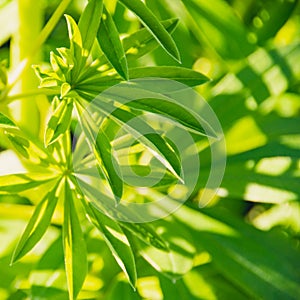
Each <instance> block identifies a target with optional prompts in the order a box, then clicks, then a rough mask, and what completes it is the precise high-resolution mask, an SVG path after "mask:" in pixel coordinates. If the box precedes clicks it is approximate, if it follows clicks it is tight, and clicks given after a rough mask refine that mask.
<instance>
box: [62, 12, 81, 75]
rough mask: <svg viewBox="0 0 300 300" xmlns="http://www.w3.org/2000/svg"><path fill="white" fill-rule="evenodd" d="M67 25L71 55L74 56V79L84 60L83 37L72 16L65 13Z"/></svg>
mask: <svg viewBox="0 0 300 300" xmlns="http://www.w3.org/2000/svg"><path fill="white" fill-rule="evenodd" d="M65 18H66V21H67V25H68V33H69V40H70V51H71V55H72V56H73V58H74V62H75V64H74V68H73V74H72V75H73V80H76V78H77V76H78V74H79V72H80V68H81V61H82V52H83V50H82V38H81V34H80V31H79V28H78V26H77V24H76V22H75V21H74V19H73V18H72V17H71V16H68V15H65Z"/></svg>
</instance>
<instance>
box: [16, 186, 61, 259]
mask: <svg viewBox="0 0 300 300" xmlns="http://www.w3.org/2000/svg"><path fill="white" fill-rule="evenodd" d="M58 185H59V184H58V183H57V184H56V185H55V186H54V188H53V189H52V190H51V191H50V192H49V193H48V194H47V195H46V196H45V197H44V198H43V199H42V200H41V202H40V203H39V204H38V205H37V207H36V209H35V211H34V213H33V215H32V217H31V219H30V221H29V223H28V225H27V226H26V229H25V231H24V233H23V235H22V237H21V239H20V241H19V243H18V245H17V247H16V249H15V251H14V254H13V257H12V261H11V262H12V263H14V262H16V261H17V260H19V259H21V258H22V257H23V256H24V255H26V254H27V253H28V252H29V251H30V250H31V249H32V248H33V247H34V246H35V245H36V244H37V243H38V242H39V240H40V239H41V238H42V237H43V235H44V233H45V232H46V230H47V228H48V226H49V225H50V222H51V218H52V215H53V213H54V210H55V207H56V204H57V201H58V196H57V195H56V193H57V188H58Z"/></svg>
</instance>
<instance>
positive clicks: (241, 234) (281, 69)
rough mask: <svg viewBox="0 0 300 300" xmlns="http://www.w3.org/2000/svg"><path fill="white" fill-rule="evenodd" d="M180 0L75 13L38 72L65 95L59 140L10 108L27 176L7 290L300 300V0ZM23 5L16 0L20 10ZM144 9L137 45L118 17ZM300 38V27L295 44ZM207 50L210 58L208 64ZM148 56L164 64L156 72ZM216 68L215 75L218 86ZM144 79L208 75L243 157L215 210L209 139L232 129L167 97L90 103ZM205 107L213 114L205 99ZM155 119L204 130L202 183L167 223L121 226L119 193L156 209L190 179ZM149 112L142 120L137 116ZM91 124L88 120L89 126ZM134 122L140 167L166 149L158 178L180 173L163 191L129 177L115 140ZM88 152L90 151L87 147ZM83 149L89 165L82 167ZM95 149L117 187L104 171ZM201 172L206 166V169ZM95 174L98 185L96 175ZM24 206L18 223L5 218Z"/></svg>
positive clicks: (135, 164) (56, 295) (17, 192)
mask: <svg viewBox="0 0 300 300" xmlns="http://www.w3.org/2000/svg"><path fill="white" fill-rule="evenodd" d="M8 2H9V1H8ZM169 2H170V1H168V0H163V1H146V4H144V3H143V2H142V1H140V0H128V1H127V0H126V1H125V0H120V1H118V3H117V4H116V8H115V10H113V9H112V7H111V4H109V1H96V0H95V1H94V0H90V1H88V4H87V5H86V6H85V8H84V9H83V11H82V13H81V14H80V17H79V19H78V22H76V21H75V19H74V18H73V17H71V16H70V15H68V14H66V15H65V20H66V24H67V26H66V28H67V29H66V30H67V32H68V40H69V46H67V47H61V45H60V43H59V42H58V41H56V46H57V48H56V49H52V51H51V52H50V65H48V66H47V67H45V66H44V65H35V66H34V69H35V72H36V74H37V75H38V77H39V79H40V86H39V88H40V90H41V91H43V90H44V91H45V93H46V94H47V95H48V96H49V95H50V96H49V100H50V101H51V113H50V116H49V119H48V122H47V125H46V128H45V131H44V134H43V140H41V139H40V138H38V137H32V136H31V135H30V134H28V133H27V132H26V131H23V130H22V128H20V127H19V126H17V125H16V123H17V122H15V121H14V120H13V119H12V118H11V117H8V114H7V112H6V110H4V111H5V113H2V112H1V113H0V128H1V129H2V130H3V137H4V138H5V140H6V141H7V145H9V147H10V148H11V149H13V150H14V151H15V153H17V155H18V156H19V157H20V159H21V160H22V161H23V162H24V164H25V165H26V169H27V170H26V172H22V173H18V174H3V175H2V176H0V195H1V198H0V204H1V208H0V209H2V211H3V213H2V214H1V216H2V215H3V216H4V217H3V222H2V220H1V223H0V225H1V226H4V227H5V226H7V228H9V230H7V234H4V240H5V241H7V242H6V244H7V245H8V246H7V247H3V250H2V248H0V254H1V256H0V257H1V258H0V266H1V267H3V270H5V272H7V273H8V274H9V276H8V277H7V279H5V280H4V281H3V283H0V295H1V292H2V291H3V294H4V295H5V296H7V295H12V296H11V297H19V298H18V299H26V297H28V296H29V297H31V298H32V299H35V298H36V299H68V298H69V299H76V298H78V299H123V298H125V299H126V298H128V299H249V298H254V299H256V298H259V299H273V298H276V299H277V298H278V299H297V298H299V296H300V295H299V291H300V286H299V282H300V273H299V269H300V268H299V267H300V266H299V228H300V225H299V215H300V208H299V198H300V189H299V183H298V182H299V165H300V164H299V162H300V157H299V153H300V152H299V148H300V147H299V136H300V130H299V121H300V120H299V108H300V104H299V103H300V99H299V96H298V93H299V78H300V69H299V65H298V64H297V63H295V62H297V60H299V58H300V48H299V40H300V34H299V31H300V28H299V25H297V21H299V7H298V6H299V5H298V1H275V3H272V1H266V3H262V2H261V1H248V2H249V3H250V2H251V4H252V6H251V5H250V4H249V7H247V5H244V6H243V5H242V6H240V7H239V5H238V1H232V3H231V2H230V3H231V5H229V4H228V3H227V2H225V1H221V0H217V1H213V3H212V2H209V1H202V0H183V1H173V2H172V4H170V3H169ZM297 5H298V6H297ZM10 6H11V3H8V4H7V6H5V5H4V4H3V7H4V9H5V8H6V7H8V9H11V8H10ZM0 7H1V6H0ZM250 7H251V8H250ZM128 11H131V12H132V13H133V14H134V15H135V19H134V21H130V22H126V21H124V24H123V26H127V25H128V24H131V23H133V24H134V23H135V24H138V26H136V28H135V30H132V31H130V33H129V34H128V35H127V36H126V37H124V38H121V35H120V33H119V31H120V28H121V25H120V24H118V19H117V18H118V17H117V15H118V13H119V14H121V13H123V14H124V15H125V12H128ZM235 12H238V13H239V16H237V15H236V14H235ZM179 14H180V19H181V20H180V21H179V20H178V19H177V18H176V16H178V15H179ZM159 19H163V20H164V21H159ZM178 24H181V25H178ZM177 26H178V29H177V30H176V31H175V29H176V28H177ZM174 31H175V34H174V35H173V37H172V35H171V34H173V33H174ZM287 32H292V34H290V36H289V37H287V36H286V35H287ZM187 33H188V34H187ZM188 35H189V36H190V39H187V38H186V37H187V36H188ZM178 36H179V38H178ZM185 39H187V40H188V43H189V44H187V40H185ZM0 40H1V39H0ZM187 45H189V47H187ZM199 45H200V46H199ZM178 49H179V50H180V51H179V50H178ZM203 49H204V50H203ZM192 51H193V52H192ZM179 53H180V54H181V55H180V54H179ZM197 53H201V55H202V57H201V58H200V59H199V60H198V61H197V62H196V63H194V62H195V57H197ZM150 55H152V56H150ZM180 56H182V58H181V57H180ZM198 56H199V55H198ZM139 59H140V60H141V61H143V59H144V61H147V59H148V60H150V61H151V60H154V61H156V62H157V63H158V64H161V65H163V66H150V67H148V66H140V65H138V64H137V61H138V60H139ZM181 60H182V62H183V66H180V65H179V62H180V61H181ZM161 62H163V63H161ZM192 64H193V69H194V70H192V69H191V66H192ZM174 65H175V66H174ZM205 67H207V68H206V69H205ZM202 72H204V73H205V74H207V76H208V77H211V78H213V79H214V80H213V81H211V82H209V79H208V77H206V76H205V75H203V74H202ZM143 77H152V78H160V77H164V78H167V79H171V80H176V81H179V82H181V83H183V84H185V85H186V86H189V87H195V86H198V85H201V84H203V83H206V84H205V85H204V86H203V87H202V86H201V87H200V88H199V91H201V92H202V94H203V95H205V98H206V99H207V101H208V103H209V104H210V106H211V107H212V108H213V109H214V111H215V113H216V114H217V116H218V118H219V120H220V122H221V125H222V127H223V130H224V133H225V138H226V141H227V152H228V153H227V154H228V159H227V167H226V172H225V176H224V179H223V181H222V184H221V189H220V190H219V194H218V196H217V197H215V199H214V201H213V202H212V203H210V205H209V207H207V208H204V209H202V210H199V208H198V206H199V204H200V206H201V200H200V203H199V202H198V200H199V199H201V194H202V193H203V192H205V191H204V190H203V187H204V186H205V181H206V180H207V178H208V177H209V172H210V167H211V152H210V149H209V147H208V143H207V140H208V139H207V136H208V137H209V138H215V137H216V135H217V133H216V132H215V131H214V130H213V129H210V131H209V132H208V131H207V128H205V129H206V130H204V128H202V126H201V125H199V122H197V118H201V117H200V116H197V113H196V114H194V113H192V110H191V112H189V111H184V112H183V111H182V107H181V106H179V105H177V104H175V103H170V102H162V101H161V99H160V96H161V95H157V96H158V97H157V99H155V98H153V97H152V98H151V99H146V98H145V99H140V101H133V102H128V103H126V104H125V105H121V103H120V102H118V98H117V96H116V95H115V97H114V98H112V99H107V98H103V99H102V98H98V99H100V100H101V101H97V102H96V105H93V106H92V110H93V111H91V110H86V108H87V107H89V105H90V104H91V103H92V102H93V100H94V99H95V98H97V97H98V95H99V93H101V92H103V91H105V90H106V89H107V88H109V87H112V86H114V85H116V84H126V83H125V82H126V81H127V80H129V79H130V80H135V79H138V78H143ZM7 84H8V80H7V71H6V64H5V63H1V66H0V92H1V95H2V97H3V99H4V101H5V97H6V96H7V94H6V88H7ZM166 94H168V93H164V96H166ZM123 96H124V95H123ZM152 96H153V95H152ZM168 96H170V95H168ZM125 97H126V95H125ZM28 101H29V100H28ZM193 110H194V111H196V112H197V103H195V107H194V108H193ZM111 112H112V113H111ZM153 115H155V116H157V117H158V116H163V117H164V119H171V120H173V121H174V120H175V121H176V122H177V123H178V124H180V125H181V126H182V127H183V128H184V129H185V130H186V131H189V132H190V134H191V135H192V136H193V138H194V140H195V143H196V144H197V145H198V149H199V157H200V159H201V174H200V176H199V180H198V183H197V187H196V188H195V190H194V191H193V193H192V194H191V197H190V199H189V201H188V202H187V205H185V206H182V207H181V208H180V209H179V210H177V211H176V212H175V213H174V214H172V215H171V216H168V217H167V218H164V219H161V220H157V221H155V222H151V223H130V222H123V221H117V220H114V219H113V218H111V217H109V214H105V213H103V211H104V212H105V211H106V209H109V208H107V207H106V206H105V201H104V199H109V200H108V201H111V203H113V204H114V205H117V204H118V203H120V202H122V199H124V197H125V198H129V197H130V195H133V197H134V201H141V202H143V201H146V198H151V197H152V198H153V199H154V198H155V197H156V198H157V197H158V198H159V197H161V196H162V195H164V194H165V193H166V191H168V189H170V188H171V187H172V185H173V184H174V182H177V181H178V180H183V179H184V178H181V175H182V174H181V160H180V159H181V158H180V153H178V151H177V149H176V147H175V146H174V145H173V144H172V143H171V141H169V140H168V139H167V137H166V136H164V134H162V133H161V132H157V133H154V134H151V135H146V136H143V137H140V135H139V130H141V128H148V127H150V128H152V127H153V128H155V129H156V127H155V122H152V121H151V118H149V120H150V121H149V122H146V121H144V118H138V117H140V116H146V119H147V116H148V117H149V116H153ZM95 116H96V118H95ZM195 116H196V117H195ZM134 118H137V119H138V120H139V121H138V123H130V122H129V121H130V120H132V119H134ZM152 120H153V119H152ZM75 127H76V128H80V129H81V131H80V133H79V134H78V135H77V133H76V131H75V130H74V128H75ZM120 128H122V130H123V134H124V137H127V135H128V136H131V138H134V139H136V142H135V145H134V146H135V147H136V148H137V149H138V150H137V151H136V153H134V155H132V157H131V159H132V163H131V166H130V167H131V168H133V169H134V170H136V172H137V173H138V172H139V173H140V174H144V175H145V174H147V173H148V172H149V170H148V167H147V166H145V165H141V164H139V158H140V157H141V156H142V153H146V152H147V151H149V150H151V153H152V156H155V157H156V158H159V162H160V165H159V168H158V171H159V172H160V168H162V167H164V169H165V172H166V174H165V176H164V177H163V179H162V180H161V182H160V183H159V184H157V185H156V186H154V187H153V188H152V189H151V191H148V193H150V194H147V195H145V194H143V193H144V192H145V191H143V193H139V190H138V189H132V188H131V187H130V186H128V185H127V184H126V183H125V182H123V180H122V178H121V177H120V176H119V174H122V172H124V171H125V170H126V167H128V166H125V167H124V166H123V165H119V162H117V160H116V158H115V152H114V146H115V144H114V141H113V138H114V136H115V132H117V131H118V130H120ZM86 145H87V148H88V149H89V151H90V153H86V152H84V151H86V150H85V149H86V147H85V146H86ZM128 145H129V144H128V143H127V142H126V140H125V142H124V144H122V140H121V142H120V144H117V146H116V148H117V150H118V151H120V152H121V151H122V150H124V149H125V148H127V147H128ZM81 147H82V148H83V149H84V150H83V153H81V154H80V155H81V156H80V158H82V168H81V169H80V168H79V169H77V170H74V159H75V158H76V155H77V154H76V149H81ZM74 150H75V151H74ZM79 152H80V151H79ZM77 153H78V152H77ZM153 153H154V154H153ZM91 156H93V157H95V159H96V164H95V165H93V167H95V166H96V170H97V176H100V177H101V187H99V186H98V185H97V184H95V182H96V181H95V182H94V181H93V180H94V179H93V174H91V172H90V166H91V165H90V163H91V161H90V158H91ZM77 160H78V158H77ZM215 167H216V168H218V164H216V165H215ZM219 167H220V172H221V165H220V166H219ZM118 168H119V169H118ZM190 172H195V170H194V166H192V165H191V166H190ZM86 175H89V176H91V178H92V179H91V180H92V181H91V182H92V183H91V182H86V181H84V180H83V178H84V176H86ZM102 185H103V187H102ZM82 187H87V190H86V191H88V192H83V191H82ZM27 199H29V200H30V201H31V203H29V202H28V200H27ZM165 201H166V202H168V201H171V199H168V198H166V200H165ZM5 203H8V204H5ZM95 203H98V204H99V206H97V205H95ZM32 204H33V205H32ZM167 204H168V203H166V206H167ZM2 205H3V206H2ZM99 207H100V208H101V211H100V210H99ZM10 209H12V210H14V213H13V215H14V216H13V221H11V220H9V217H5V211H6V212H7V216H9V215H10V214H9V210H10ZM245 211H246V212H245ZM19 215H20V217H19V220H18V222H16V219H18V216H19ZM24 215H25V217H24ZM245 215H246V217H245ZM123 217H125V216H123ZM244 218H246V219H247V222H245V220H244ZM23 219H26V221H27V222H24V221H23ZM27 219H28V220H29V221H28V220H27ZM142 221H143V220H141V222H142ZM2 223H3V225H2ZM276 226H277V227H276ZM24 227H25V230H24V232H23V234H22V236H21V238H20V232H21V231H22V228H24ZM270 229H272V230H271V231H267V232H266V231H264V230H270ZM287 237H288V238H287ZM18 239H19V240H18ZM17 240H18V243H17V246H16V248H15V250H14V252H13V256H12V258H11V251H12V246H14V245H15V243H16V241H17ZM10 243H11V245H10ZM107 246H108V247H107ZM39 247H41V250H40V249H39ZM32 253H33V254H32ZM32 256H33V258H32ZM35 256H36V257H35ZM9 263H12V264H13V265H12V267H8V265H9ZM17 281H18V282H19V283H17ZM20 282H21V283H20ZM7 286H10V288H9V290H8V289H7V288H6V287H7ZM4 287H5V288H4Z"/></svg>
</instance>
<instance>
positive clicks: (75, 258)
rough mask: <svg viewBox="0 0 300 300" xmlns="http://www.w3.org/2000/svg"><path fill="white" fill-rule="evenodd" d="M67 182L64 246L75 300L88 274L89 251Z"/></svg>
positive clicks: (72, 192)
mask: <svg viewBox="0 0 300 300" xmlns="http://www.w3.org/2000/svg"><path fill="white" fill-rule="evenodd" d="M74 194H75V193H74V191H72V190H71V189H70V187H69V184H68V182H67V181H66V182H65V189H64V223H63V244H64V255H65V268H66V275H67V283H68V290H69V299H70V300H75V299H76V298H77V295H78V293H79V291H80V290H81V287H82V285H83V282H84V279H85V276H86V274H87V252H86V251H87V250H86V244H85V241H84V237H83V233H82V230H81V227H80V223H79V219H78V216H77V211H76V208H75V203H74V200H75V195H74Z"/></svg>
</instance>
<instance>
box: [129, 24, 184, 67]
mask: <svg viewBox="0 0 300 300" xmlns="http://www.w3.org/2000/svg"><path fill="white" fill-rule="evenodd" d="M178 22H179V20H178V19H168V20H165V21H161V25H162V26H163V27H164V28H165V29H166V31H167V32H169V33H172V32H173V31H174V30H175V29H176V27H177V25H178ZM158 45H159V43H158V42H157V40H156V39H155V38H154V37H153V36H152V35H151V33H150V32H149V31H148V30H147V29H146V28H143V29H140V30H138V31H136V32H134V33H132V34H131V35H129V36H127V37H125V38H124V39H123V47H124V50H125V52H126V57H127V61H128V62H134V61H135V60H136V59H138V58H140V57H142V56H143V55H145V54H148V53H149V52H151V51H152V50H154V49H156V48H157V46H158Z"/></svg>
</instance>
